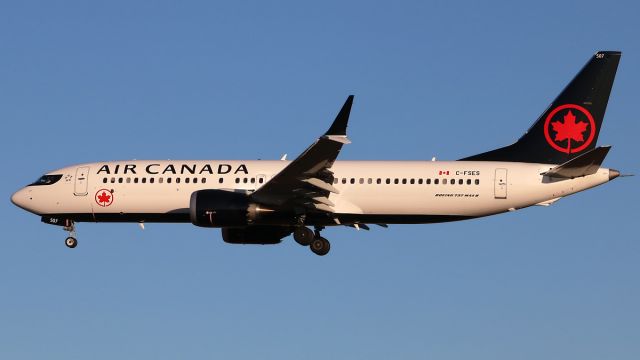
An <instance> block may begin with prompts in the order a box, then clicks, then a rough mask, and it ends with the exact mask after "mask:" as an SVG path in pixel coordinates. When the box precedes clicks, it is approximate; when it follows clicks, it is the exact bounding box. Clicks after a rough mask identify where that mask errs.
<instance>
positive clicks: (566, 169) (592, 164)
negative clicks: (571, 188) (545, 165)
mask: <svg viewBox="0 0 640 360" xmlns="http://www.w3.org/2000/svg"><path fill="white" fill-rule="evenodd" d="M610 149H611V146H599V147H597V148H595V149H593V150H591V151H588V152H586V153H584V154H582V155H580V156H578V157H576V158H573V159H571V160H569V161H567V162H566V163H564V164H561V165H558V166H556V167H554V168H553V169H551V170H549V171H545V172H543V173H542V174H540V175H545V176H548V177H552V178H560V179H573V178H576V177H580V176H587V175H591V174H595V173H596V172H597V171H598V169H600V165H602V162H603V161H604V158H605V157H606V156H607V153H608V152H609V150H610Z"/></svg>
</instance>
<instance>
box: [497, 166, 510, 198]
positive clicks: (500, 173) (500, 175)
mask: <svg viewBox="0 0 640 360" xmlns="http://www.w3.org/2000/svg"><path fill="white" fill-rule="evenodd" d="M494 194H495V197H496V199H506V198H507V169H496V178H495V182H494Z"/></svg>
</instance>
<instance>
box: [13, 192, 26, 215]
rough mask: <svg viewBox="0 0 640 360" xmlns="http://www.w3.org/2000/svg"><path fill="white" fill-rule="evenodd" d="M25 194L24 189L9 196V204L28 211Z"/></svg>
mask: <svg viewBox="0 0 640 360" xmlns="http://www.w3.org/2000/svg"><path fill="white" fill-rule="evenodd" d="M27 196H28V195H27V192H26V190H25V189H20V190H18V191H16V192H15V194H13V195H11V202H12V203H13V205H15V206H17V207H19V208H22V209H25V210H28V209H27V200H28V197H27Z"/></svg>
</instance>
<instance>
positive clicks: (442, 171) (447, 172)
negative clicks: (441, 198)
mask: <svg viewBox="0 0 640 360" xmlns="http://www.w3.org/2000/svg"><path fill="white" fill-rule="evenodd" d="M438 175H449V170H440V171H438Z"/></svg>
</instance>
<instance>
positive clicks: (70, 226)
mask: <svg viewBox="0 0 640 360" xmlns="http://www.w3.org/2000/svg"><path fill="white" fill-rule="evenodd" d="M63 229H64V231H68V232H69V237H67V238H66V239H65V240H64V244H65V245H67V247H68V248H70V249H73V248H75V247H76V246H78V240H76V227H75V224H74V223H73V221H70V220H68V222H67V223H66V224H65V226H64V228H63Z"/></svg>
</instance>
